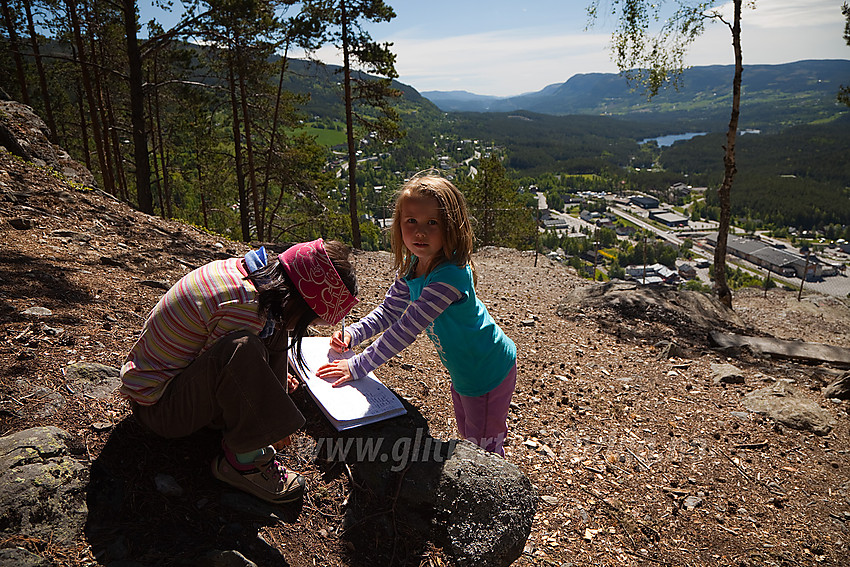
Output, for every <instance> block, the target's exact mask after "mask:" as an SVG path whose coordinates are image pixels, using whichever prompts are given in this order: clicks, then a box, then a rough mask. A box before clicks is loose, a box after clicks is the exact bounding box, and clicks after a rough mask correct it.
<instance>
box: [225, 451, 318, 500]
mask: <svg viewBox="0 0 850 567" xmlns="http://www.w3.org/2000/svg"><path fill="white" fill-rule="evenodd" d="M211 468H212V474H213V476H214V477H216V478H217V479H218V480H220V481H222V482H226V483H227V484H229V485H230V486H233V487H235V488H238V489H239V490H242V491H244V492H248V493H249V494H253V495H254V496H256V497H257V498H261V499H263V500H265V501H266V502H272V503H274V504H284V503H286V502H294V501H295V500H298V499H299V498H301V497H302V496H303V495H304V487H305V485H306V484H307V481H306V480H305V479H304V477H303V476H301V475H300V474H298V473H297V472H295V471H291V470H289V469H287V468H286V467H284V466H283V464H282V463H280V462H279V461H278V460H277V459H276V458H275V452H274V449H273V448H272V447H267V448H266V449H265V450H264V451H263V453H262V454H261V455H260V456H259V457H257V458H256V459H254V462H253V463H252V464H249V465H243V464H241V463H239V462H238V461H237V460H236V457H235V456H234V455H233V453H231V452H230V451H228V450H227V449H226V448H225V452H224V454H222V455H219V456H218V457H217V458H216V459H214V460H213V462H212V467H211Z"/></svg>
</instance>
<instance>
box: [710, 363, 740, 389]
mask: <svg viewBox="0 0 850 567" xmlns="http://www.w3.org/2000/svg"><path fill="white" fill-rule="evenodd" d="M711 374H712V376H713V379H714V383H715V384H743V383H744V375H743V374H741V371H740V370H739V369H738V368H736V367H735V366H733V365H731V364H712V365H711Z"/></svg>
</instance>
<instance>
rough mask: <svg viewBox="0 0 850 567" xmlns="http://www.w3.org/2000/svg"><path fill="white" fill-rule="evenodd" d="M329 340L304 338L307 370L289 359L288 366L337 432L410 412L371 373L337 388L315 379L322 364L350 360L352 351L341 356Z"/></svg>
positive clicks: (326, 381) (324, 338)
mask: <svg viewBox="0 0 850 567" xmlns="http://www.w3.org/2000/svg"><path fill="white" fill-rule="evenodd" d="M330 341H331V339H330V337H304V339H303V340H302V342H301V349H302V354H303V356H304V363H305V365H306V368H304V369H302V368H301V367H300V366H299V365H298V364H297V363H296V362H295V360H294V355H291V356H290V360H289V367H290V368H291V369H292V371H294V372H295V373H296V374H298V376H299V377H300V378H301V381H302V382H303V383H304V385H305V387H306V388H307V391H308V392H309V393H310V396H311V397H312V398H313V399H314V400H315V401H316V404H317V405H318V406H319V408H321V410H322V412H323V413H324V414H325V416H326V417H327V418H328V420H329V421H330V422H331V424H332V425H333V426H334V427H335V428H336V429H337V431H342V430H344V429H351V428H353V427H358V426H360V425H365V424H367V423H375V422H377V421H383V420H385V419H389V418H391V417H396V416H399V415H404V414H405V413H407V410H405V409H404V406H403V405H402V403H401V400H399V399H398V397H397V396H396V395H395V394H393V393H392V391H390V389H389V388H387V387H386V386H384V384H383V383H382V382H381V381H380V380H378V378H377V377H375V375H374V373H372V372H370V373H369V374H368V375H367V376H364V377H363V378H361V379H360V380H354V381H351V382H347V383H345V384H343V385H342V386H339V387H337V388H334V387H332V386H331V384H332V383H333V382H334V381H333V380H324V379H322V378H317V377H316V370H317V369H318V368H319V367H320V366H322V365H323V364H327V363H328V362H331V361H333V360H338V359H340V358H351V357H352V356H354V353H352V352H351V351H347V352H344V353H342V354H340V353H338V352H336V351H335V350H333V349H332V348H331V347H330Z"/></svg>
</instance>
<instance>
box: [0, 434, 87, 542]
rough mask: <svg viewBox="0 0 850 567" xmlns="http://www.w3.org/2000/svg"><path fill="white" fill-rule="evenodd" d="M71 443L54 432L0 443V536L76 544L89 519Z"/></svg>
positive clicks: (83, 481) (84, 475)
mask: <svg viewBox="0 0 850 567" xmlns="http://www.w3.org/2000/svg"><path fill="white" fill-rule="evenodd" d="M70 443H71V437H70V435H68V433H66V432H65V431H63V430H61V429H59V428H57V427H35V428H33V429H27V430H24V431H19V432H17V433H14V434H12V435H8V436H6V437H2V438H0V526H2V532H0V534H2V535H3V536H6V537H8V536H11V535H16V536H19V537H20V536H24V537H33V538H38V539H42V540H44V541H53V542H55V543H57V544H62V545H68V544H71V543H72V542H74V541H78V537H79V536H80V534H81V532H82V529H83V526H84V524H85V522H86V518H87V514H88V508H87V506H86V500H85V486H86V482H87V481H88V471H87V469H86V467H84V466H83V465H82V464H80V463H79V462H77V461H76V460H75V459H74V458H73V457H72V456H71V449H70V447H69V444H70Z"/></svg>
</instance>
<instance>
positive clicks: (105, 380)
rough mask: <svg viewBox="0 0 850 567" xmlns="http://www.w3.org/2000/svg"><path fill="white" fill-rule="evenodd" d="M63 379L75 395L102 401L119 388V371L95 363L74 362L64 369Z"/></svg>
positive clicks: (112, 367)
mask: <svg viewBox="0 0 850 567" xmlns="http://www.w3.org/2000/svg"><path fill="white" fill-rule="evenodd" d="M65 378H66V380H67V383H68V385H69V386H70V388H71V390H72V391H73V392H74V393H76V394H77V395H83V396H86V397H91V398H95V399H98V400H102V399H105V398H108V397H109V396H110V395H112V393H113V392H114V391H115V390H116V389H118V388H119V387H120V386H121V371H120V370H119V369H118V368H115V367H114V366H106V365H104V364H98V363H96V362H75V363H73V364H69V365H68V366H66V367H65Z"/></svg>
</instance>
